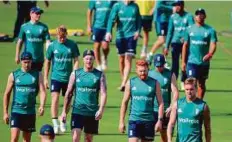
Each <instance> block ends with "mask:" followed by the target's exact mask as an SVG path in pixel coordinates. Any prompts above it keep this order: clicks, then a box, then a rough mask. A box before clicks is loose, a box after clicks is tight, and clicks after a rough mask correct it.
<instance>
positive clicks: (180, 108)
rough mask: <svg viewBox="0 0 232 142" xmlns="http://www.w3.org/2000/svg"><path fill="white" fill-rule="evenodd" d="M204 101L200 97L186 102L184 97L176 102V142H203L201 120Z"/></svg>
mask: <svg viewBox="0 0 232 142" xmlns="http://www.w3.org/2000/svg"><path fill="white" fill-rule="evenodd" d="M205 105H206V103H205V102H204V101H202V100H201V99H198V98H197V99H196V100H194V101H193V102H187V100H186V97H184V98H181V99H179V100H178V102H177V138H176V141H177V142H203V140H202V122H203V112H204V107H205Z"/></svg>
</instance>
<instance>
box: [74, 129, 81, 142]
mask: <svg viewBox="0 0 232 142" xmlns="http://www.w3.org/2000/svg"><path fill="white" fill-rule="evenodd" d="M80 139H81V129H78V128H74V129H72V140H73V142H80Z"/></svg>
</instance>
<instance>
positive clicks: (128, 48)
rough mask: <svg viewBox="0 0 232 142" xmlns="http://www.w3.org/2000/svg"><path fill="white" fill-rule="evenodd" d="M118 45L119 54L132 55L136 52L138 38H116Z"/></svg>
mask: <svg viewBox="0 0 232 142" xmlns="http://www.w3.org/2000/svg"><path fill="white" fill-rule="evenodd" d="M116 46H117V49H118V54H119V55H132V56H134V55H135V54H136V46H137V40H134V37H133V36H132V37H128V38H120V39H116Z"/></svg>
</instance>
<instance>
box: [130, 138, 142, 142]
mask: <svg viewBox="0 0 232 142" xmlns="http://www.w3.org/2000/svg"><path fill="white" fill-rule="evenodd" d="M128 141H129V142H139V138H136V137H133V138H129V140H128Z"/></svg>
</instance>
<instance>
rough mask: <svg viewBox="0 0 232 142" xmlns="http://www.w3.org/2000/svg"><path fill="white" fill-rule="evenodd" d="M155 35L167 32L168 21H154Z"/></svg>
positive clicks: (164, 34) (163, 34)
mask: <svg viewBox="0 0 232 142" xmlns="http://www.w3.org/2000/svg"><path fill="white" fill-rule="evenodd" d="M155 30H156V35H157V36H166V35H167V32H168V22H155Z"/></svg>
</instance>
